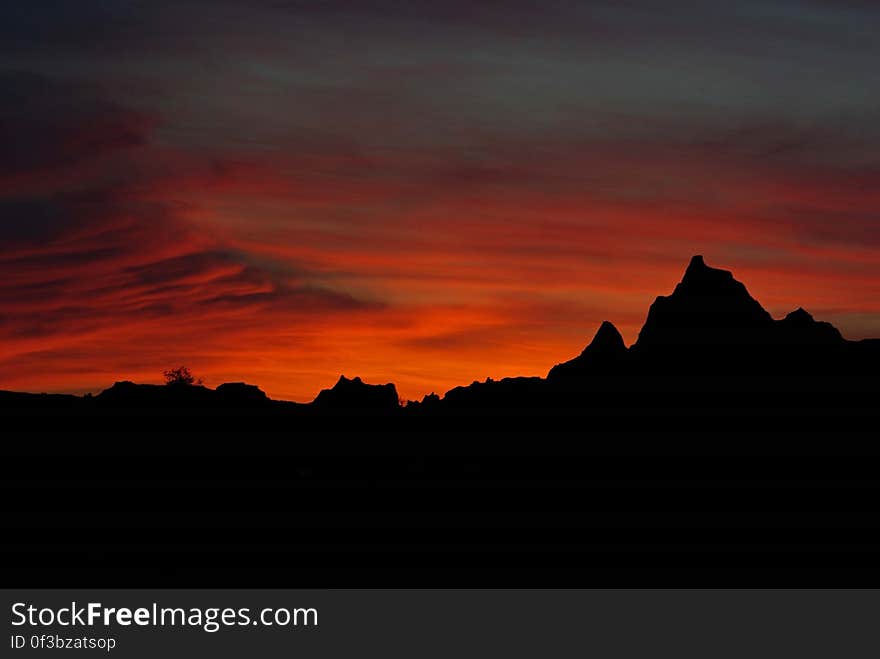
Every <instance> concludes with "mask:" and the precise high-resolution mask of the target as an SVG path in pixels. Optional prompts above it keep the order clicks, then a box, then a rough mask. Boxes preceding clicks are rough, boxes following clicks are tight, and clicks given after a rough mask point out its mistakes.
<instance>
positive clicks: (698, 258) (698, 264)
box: [687, 254, 708, 270]
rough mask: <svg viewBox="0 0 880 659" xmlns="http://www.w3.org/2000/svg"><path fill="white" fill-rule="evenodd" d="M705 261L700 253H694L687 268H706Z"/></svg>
mask: <svg viewBox="0 0 880 659" xmlns="http://www.w3.org/2000/svg"><path fill="white" fill-rule="evenodd" d="M707 267H708V266H707V265H706V261H704V260H703V255H702V254H694V255H693V256H692V257H691V262H690V263H688V267H687V269H688V270H691V269H699V268H707Z"/></svg>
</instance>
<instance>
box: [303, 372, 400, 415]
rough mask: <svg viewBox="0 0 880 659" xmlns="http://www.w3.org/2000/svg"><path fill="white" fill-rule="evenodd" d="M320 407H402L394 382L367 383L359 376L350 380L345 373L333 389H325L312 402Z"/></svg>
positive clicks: (391, 408) (383, 408)
mask: <svg viewBox="0 0 880 659" xmlns="http://www.w3.org/2000/svg"><path fill="white" fill-rule="evenodd" d="M312 406H314V407H315V408H319V409H324V408H333V409H373V410H394V409H398V408H399V407H400V399H399V398H398V396H397V388H396V387H395V386H394V385H393V384H392V383H388V384H365V383H364V382H363V380H361V379H360V378H359V377H356V378H354V379H353V380H349V379H348V378H347V377H345V376H344V375H341V376H339V381H338V382H337V383H336V384H335V385H334V386H333V388H332V389H323V390H322V391H321V393H319V394H318V396H317V397H316V398H315V400H314V402H312Z"/></svg>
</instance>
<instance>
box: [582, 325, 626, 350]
mask: <svg viewBox="0 0 880 659" xmlns="http://www.w3.org/2000/svg"><path fill="white" fill-rule="evenodd" d="M617 344H620V345H622V346H624V347H625V344H624V342H623V336H621V334H620V332H619V331H618V329H617V328H616V327H615V326H614V323H612V322H610V321H607V320H603V321H602V324H601V325H599V329H598V330H597V331H596V335H595V336H594V337H593V340H592V341H590V345H591V346H593V345H599V346H608V345H613V346H615V347H616V346H617Z"/></svg>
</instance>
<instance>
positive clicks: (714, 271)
mask: <svg viewBox="0 0 880 659" xmlns="http://www.w3.org/2000/svg"><path fill="white" fill-rule="evenodd" d="M732 279H733V273H732V272H730V271H729V270H722V269H720V268H712V267H710V266H708V265H706V261H705V260H704V259H703V256H702V255H701V254H697V255H696V256H693V257H691V262H690V263H688V267H687V269H686V270H685V271H684V277H682V279H681V283H682V284H685V285H688V284H694V283H697V284H698V283H715V284H717V283H721V282H726V281H727V280H732Z"/></svg>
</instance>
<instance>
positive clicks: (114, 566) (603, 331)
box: [0, 258, 880, 587]
mask: <svg viewBox="0 0 880 659" xmlns="http://www.w3.org/2000/svg"><path fill="white" fill-rule="evenodd" d="M878 354H880V349H878V344H877V342H874V341H861V342H852V341H846V340H845V339H844V338H843V337H841V336H840V334H839V333H838V332H837V330H836V329H834V328H833V327H832V326H830V325H828V324H827V323H821V322H817V321H815V320H814V319H813V318H812V317H811V316H810V315H809V314H808V313H807V312H805V311H803V310H797V311H795V312H793V313H792V314H789V315H788V316H787V317H786V318H784V319H781V320H774V319H772V318H770V316H769V314H767V313H766V312H765V311H764V310H763V309H762V308H761V307H760V305H759V304H758V303H757V302H756V301H755V300H753V299H752V298H751V297H750V296H749V295H748V293H747V291H746V289H745V287H744V286H742V284H740V283H739V282H737V281H736V280H735V279H733V277H732V276H731V275H730V273H727V272H725V271H722V270H716V269H714V268H709V267H708V266H706V265H705V264H704V263H703V262H702V259H699V258H695V259H694V260H693V261H692V262H691V264H690V266H689V267H688V269H687V271H686V273H685V276H684V278H683V280H682V282H681V284H679V286H678V287H677V288H676V291H675V292H674V293H673V294H672V295H670V296H667V297H661V298H658V299H657V301H656V302H655V303H654V305H652V307H651V310H650V312H649V314H648V319H647V321H646V324H645V327H644V328H643V330H642V333H641V334H640V336H639V340H638V342H637V343H636V344H634V345H633V346H631V347H629V348H627V347H626V346H625V345H624V344H623V341H622V339H620V335H619V333H617V330H616V329H614V327H613V325H611V324H610V323H606V324H603V325H602V327H601V328H600V329H599V331H598V333H597V335H596V337H595V339H594V340H593V341H592V343H591V344H590V346H588V347H587V348H586V349H585V350H584V352H583V353H582V354H581V355H579V356H578V357H576V358H575V359H573V360H571V361H569V362H566V363H565V364H560V365H557V366H556V367H554V368H553V369H552V370H551V371H550V373H549V374H548V377H547V378H517V379H510V380H502V381H500V382H492V381H487V382H484V383H474V384H473V385H470V386H468V387H461V388H458V389H454V390H452V391H450V392H448V393H447V394H446V395H445V396H444V397H443V398H438V397H427V398H426V399H425V400H423V401H421V402H419V403H417V404H411V405H408V406H406V407H400V406H398V404H397V393H396V391H395V390H394V387H393V385H384V386H381V387H372V386H370V385H366V384H364V383H362V382H360V381H359V380H347V379H341V380H340V382H339V383H337V385H336V386H335V387H334V388H333V389H330V390H326V391H324V392H322V393H321V394H320V395H319V396H318V398H317V399H316V400H315V401H314V402H313V403H311V404H309V405H295V404H292V403H284V402H279V401H271V400H269V399H268V398H266V397H265V396H263V394H262V392H260V391H259V390H258V389H256V388H255V387H250V386H246V385H241V384H230V385H224V386H221V387H218V388H217V389H207V388H204V387H199V386H189V385H168V386H161V387H160V386H149V385H135V384H132V383H118V384H117V385H115V386H113V387H111V388H110V389H108V390H107V391H105V392H103V393H101V394H100V395H97V396H94V397H90V398H78V397H72V396H71V397H68V396H34V395H28V394H15V393H0V407H2V414H3V418H4V426H5V428H4V431H5V432H4V439H3V443H2V446H3V449H2V450H3V454H4V459H3V461H2V484H3V489H4V492H3V497H2V499H0V501H2V503H0V506H2V512H3V519H4V527H5V529H6V531H7V534H6V539H5V540H4V541H3V545H2V552H3V557H2V583H3V585H6V586H13V585H14V586H34V585H46V586H48V585H69V586H94V587H97V586H129V587H133V586H200V585H203V586H236V585H240V586H366V585H371V586H428V585H430V586H462V585H469V586H489V585H500V586H519V585H541V586H586V585H803V586H806V585H838V586H839V585H853V586H869V585H870V586H880V515H878V509H880V506H878V504H880V491H878V487H880V478H878V473H880V446H878V443H877V439H876V436H875V435H876V434H877V433H876V430H877V422H878V417H880V411H878V405H877V400H878V393H880V390H878V383H877V375H876V374H877V372H878V370H877V367H878V365H880V362H878Z"/></svg>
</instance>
